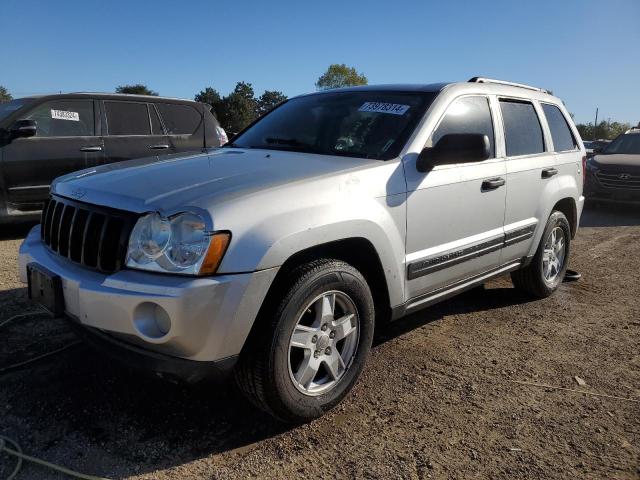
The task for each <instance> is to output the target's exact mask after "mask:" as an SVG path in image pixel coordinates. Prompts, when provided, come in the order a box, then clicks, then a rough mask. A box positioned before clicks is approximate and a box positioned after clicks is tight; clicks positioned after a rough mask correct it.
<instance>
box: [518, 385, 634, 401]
mask: <svg viewBox="0 0 640 480" xmlns="http://www.w3.org/2000/svg"><path fill="white" fill-rule="evenodd" d="M508 382H511V383H517V384H519V385H528V386H530V387H540V388H550V389H552V390H564V391H566V392H573V393H582V394H584V395H591V396H593V397H604V398H612V399H614V400H624V401H625V402H635V403H640V399H636V398H627V397H618V396H616V395H607V394H606V393H596V392H587V391H586V390H576V389H575V388H565V387H556V386H554V385H547V384H545V383H533V382H522V381H519V380H508Z"/></svg>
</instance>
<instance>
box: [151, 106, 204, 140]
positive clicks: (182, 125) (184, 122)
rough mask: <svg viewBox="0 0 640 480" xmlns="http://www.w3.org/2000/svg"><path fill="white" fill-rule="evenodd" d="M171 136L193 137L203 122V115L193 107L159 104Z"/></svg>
mask: <svg viewBox="0 0 640 480" xmlns="http://www.w3.org/2000/svg"><path fill="white" fill-rule="evenodd" d="M156 106H157V107H158V111H159V112H160V115H161V116H162V120H164V126H165V128H166V129H167V133H168V134H169V135H191V134H193V133H195V131H196V129H197V128H198V126H199V125H200V122H201V121H202V114H201V113H200V112H199V111H198V110H196V109H195V108H194V107H192V106H191V105H179V104H174V103H157V104H156Z"/></svg>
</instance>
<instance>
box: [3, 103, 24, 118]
mask: <svg viewBox="0 0 640 480" xmlns="http://www.w3.org/2000/svg"><path fill="white" fill-rule="evenodd" d="M26 103H27V100H25V99H21V100H11V101H10V102H5V103H0V121H1V120H4V119H5V118H7V117H8V116H9V115H11V114H12V113H13V112H15V111H16V110H19V109H20V108H22V107H23V106H24V105H25V104H26Z"/></svg>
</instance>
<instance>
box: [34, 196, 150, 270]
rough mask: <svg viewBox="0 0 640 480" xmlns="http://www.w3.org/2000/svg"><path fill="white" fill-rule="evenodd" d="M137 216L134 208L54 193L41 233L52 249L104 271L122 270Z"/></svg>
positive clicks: (43, 215)
mask: <svg viewBox="0 0 640 480" xmlns="http://www.w3.org/2000/svg"><path fill="white" fill-rule="evenodd" d="M136 219H137V216H136V215H135V214H133V213H130V212H125V211H122V210H115V209H111V208H105V207H98V206H95V205H88V204H86V203H81V202H76V201H72V200H68V199H66V198H60V197H51V198H50V199H49V200H47V201H46V202H45V204H44V207H43V209H42V219H41V222H40V223H41V228H40V235H41V238H42V241H43V242H44V244H45V245H47V247H49V249H50V250H52V251H53V252H55V253H57V254H58V255H61V256H63V257H66V258H68V259H69V260H71V261H73V262H75V263H78V264H80V265H83V266H85V267H88V268H91V269H94V270H99V271H101V272H104V273H114V272H117V271H118V270H120V269H121V268H122V267H123V265H124V262H125V256H126V254H127V243H128V241H129V234H130V233H131V230H132V228H133V226H134V224H135V221H136Z"/></svg>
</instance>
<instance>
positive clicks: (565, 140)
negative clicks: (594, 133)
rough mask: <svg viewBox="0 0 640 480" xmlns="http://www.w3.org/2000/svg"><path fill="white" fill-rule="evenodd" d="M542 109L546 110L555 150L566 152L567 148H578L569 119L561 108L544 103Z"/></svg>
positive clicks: (545, 113) (545, 114)
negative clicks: (568, 122)
mask: <svg viewBox="0 0 640 480" xmlns="http://www.w3.org/2000/svg"><path fill="white" fill-rule="evenodd" d="M542 110H543V111H544V116H545V117H547V123H548V124H549V130H551V138H552V139H553V148H554V150H555V151H556V152H564V151H565V150H573V149H574V148H576V146H577V144H576V140H575V138H573V134H572V133H571V129H570V128H569V125H568V124H567V120H566V118H564V115H563V114H562V112H561V111H560V109H559V108H558V107H556V106H555V105H549V104H547V103H543V104H542Z"/></svg>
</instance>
